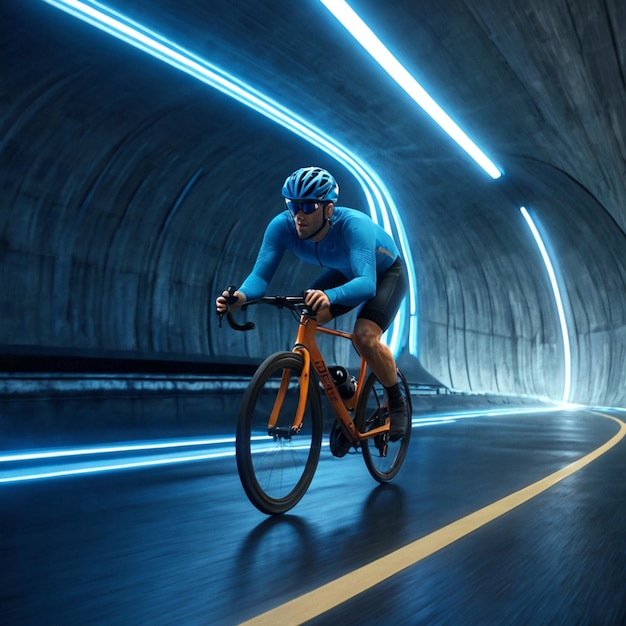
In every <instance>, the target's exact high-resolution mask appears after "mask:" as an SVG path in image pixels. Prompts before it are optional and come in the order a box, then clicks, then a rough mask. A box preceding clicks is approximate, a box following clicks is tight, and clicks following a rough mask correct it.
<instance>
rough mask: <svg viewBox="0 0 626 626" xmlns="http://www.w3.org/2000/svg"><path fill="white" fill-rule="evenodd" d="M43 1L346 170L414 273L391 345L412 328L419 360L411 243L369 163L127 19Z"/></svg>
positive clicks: (92, 6)
mask: <svg viewBox="0 0 626 626" xmlns="http://www.w3.org/2000/svg"><path fill="white" fill-rule="evenodd" d="M43 1H44V2H46V3H47V4H50V5H52V6H54V7H56V8H58V9H61V10H62V11H65V12H66V13H69V14H70V15H72V16H74V17H76V18H78V19H80V20H82V21H84V22H87V23H88V24H91V25H92V26H95V27H96V28H98V29H100V30H103V31H104V32H106V33H108V34H109V35H112V36H114V37H116V38H118V39H121V40H122V41H124V42H126V43H129V44H130V45H132V46H134V47H136V48H139V49H140V50H142V51H144V52H146V53H148V54H150V55H151V56H153V57H155V58H157V59H159V60H161V61H163V62H164V63H167V64H168V65H171V66H172V67H175V68H176V69H178V70H180V71H182V72H185V73H186V74H189V75H190V76H192V77H193V78H196V79H197V80H200V81H201V82H203V83H205V84H206V85H209V86H211V87H214V88H215V89H218V90H219V91H221V92H222V93H224V94H226V95H228V96H230V97H232V98H234V99H235V100H237V101H238V102H240V103H242V104H244V105H246V106H248V107H250V108H252V109H253V110H255V111H257V112H258V113H261V114H262V115H264V116H265V117H267V118H269V119H270V120H272V121H274V122H276V123H277V124H280V125H281V126H283V127H285V128H287V129H288V130H290V131H291V132H293V133H295V134H296V135H298V136H299V137H301V138H303V139H305V140H306V141H309V142H310V143H312V144H313V145H315V146H316V147H317V148H320V149H321V150H323V151H324V152H326V153H327V154H329V155H331V156H332V157H333V158H335V159H336V160H337V161H339V162H340V163H341V164H342V165H344V166H345V167H346V169H347V170H348V171H349V172H350V173H351V174H352V175H353V176H354V177H355V178H356V179H357V181H358V182H359V184H360V185H361V187H362V189H363V192H364V194H365V197H366V200H367V203H368V208H369V212H370V215H371V216H372V219H373V220H374V221H375V222H377V223H381V225H382V226H383V227H384V228H385V229H386V230H387V231H388V232H391V222H393V224H394V226H395V230H396V232H397V236H398V239H399V245H400V249H401V250H402V255H403V257H404V259H405V261H406V263H407V269H408V278H409V306H408V309H409V311H408V316H407V314H406V310H405V307H402V308H401V310H400V311H399V313H398V315H397V317H396V320H395V321H394V324H393V325H392V327H391V329H390V331H389V332H388V334H387V342H388V343H389V346H390V348H391V350H392V351H393V352H394V354H396V356H397V355H398V353H399V352H400V351H401V349H402V337H403V336H404V335H405V329H406V328H407V325H408V331H407V333H408V337H409V351H410V353H411V354H413V355H415V356H417V351H418V345H417V342H418V334H417V279H416V273H415V265H414V262H413V256H412V254H411V250H410V247H409V244H408V237H407V234H406V231H405V229H404V225H403V224H402V220H401V219H400V215H399V212H398V209H397V207H396V205H395V203H394V201H393V199H392V198H391V195H390V194H389V192H388V190H387V189H386V187H385V185H384V184H383V182H382V181H381V179H380V178H379V177H378V176H377V175H376V173H375V172H374V171H373V170H372V169H371V168H370V167H369V166H368V165H367V164H366V163H364V162H363V161H362V160H361V159H359V158H358V157H357V156H356V155H354V154H352V153H351V152H350V151H349V150H348V149H347V148H345V147H344V146H342V145H341V144H339V143H338V142H336V141H334V140H331V139H329V138H328V137H327V136H325V135H324V133H323V132H322V131H321V130H320V129H318V128H317V127H315V126H313V125H312V124H310V123H308V122H307V121H306V120H304V119H303V118H301V117H299V116H298V115H296V114H295V113H293V112H292V111H290V110H289V109H287V108H286V107H284V106H283V105H281V104H279V103H278V102H276V101H274V100H272V99H271V98H269V97H268V96H266V95H264V94H263V93H261V92H260V91H258V90H256V89H254V88H253V87H251V86H250V85H248V84H246V83H244V82H243V81H241V80H239V79H237V78H235V77H234V76H232V75H230V74H228V73H227V72H225V71H224V70H222V69H221V68H219V67H217V66H216V65H213V64H212V63H209V62H208V61H206V60H205V59H202V58H200V57H198V56H196V55H194V54H192V53H191V52H189V51H188V50H185V49H184V48H182V47H180V46H179V45H177V44H176V43H173V42H172V41H169V40H168V39H166V38H164V37H162V36H161V35H159V34H158V33H156V32H154V31H152V30H150V29H148V28H146V27H145V26H143V25H141V24H139V23H137V22H135V21H133V20H131V19H129V18H128V17H126V16H124V15H122V14H121V13H118V12H116V11H114V10H113V9H111V8H109V7H106V6H105V5H103V4H101V3H99V2H91V1H85V2H81V1H79V0H43ZM407 318H408V319H407Z"/></svg>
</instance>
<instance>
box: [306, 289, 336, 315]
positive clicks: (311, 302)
mask: <svg viewBox="0 0 626 626" xmlns="http://www.w3.org/2000/svg"><path fill="white" fill-rule="evenodd" d="M304 303H305V304H306V305H307V306H308V307H310V309H311V310H312V311H316V312H317V311H321V310H322V309H327V308H328V307H330V300H329V299H328V296H327V295H326V294H325V293H324V292H323V291H321V290H320V289H308V290H307V291H306V292H305V293H304Z"/></svg>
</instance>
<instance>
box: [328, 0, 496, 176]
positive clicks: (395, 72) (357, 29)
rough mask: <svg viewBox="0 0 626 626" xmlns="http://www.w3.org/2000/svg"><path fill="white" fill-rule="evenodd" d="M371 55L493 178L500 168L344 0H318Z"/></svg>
mask: <svg viewBox="0 0 626 626" xmlns="http://www.w3.org/2000/svg"><path fill="white" fill-rule="evenodd" d="M320 2H321V3H322V4H323V5H324V6H325V7H326V8H327V9H328V10H329V11H330V12H331V13H332V14H333V15H334V16H335V17H336V18H337V20H339V22H340V23H341V24H342V25H343V26H344V28H345V29H346V30H347V31H348V32H349V33H350V34H351V35H352V36H353V37H354V38H355V39H356V40H357V41H358V42H359V43H360V44H361V46H363V48H365V50H366V51H367V52H368V53H369V54H370V55H371V56H372V58H373V59H374V60H375V61H376V62H377V63H378V64H379V65H380V66H381V67H382V68H383V69H384V70H385V71H386V72H387V74H389V76H391V78H393V80H395V81H396V83H397V84H398V85H399V86H400V87H402V89H404V91H405V92H406V93H407V94H408V95H409V96H410V97H411V98H412V99H413V101H414V102H416V103H417V104H418V105H419V106H420V107H421V108H422V109H423V110H424V111H425V112H426V113H427V114H428V115H429V116H430V117H431V118H432V119H433V120H434V121H435V122H436V123H437V124H438V125H439V126H440V127H441V128H442V129H443V130H444V131H445V132H446V133H447V134H448V135H449V136H450V137H451V138H452V139H453V140H454V141H455V142H456V143H457V144H458V145H459V146H460V147H461V148H462V149H463V150H465V152H467V154H468V155H469V156H470V157H472V159H474V161H476V163H478V165H480V167H482V168H483V169H484V170H485V172H487V174H489V176H491V177H492V178H493V179H497V178H500V176H502V172H501V171H500V170H499V169H498V168H497V167H496V166H495V165H494V163H493V162H492V161H491V160H490V159H489V158H487V156H486V155H485V154H484V152H482V150H480V149H479V148H478V146H477V145H476V144H475V143H474V142H473V141H472V140H471V139H470V138H469V137H468V136H467V135H466V134H465V132H463V131H462V130H461V128H459V126H458V125H457V124H456V122H454V121H453V120H452V118H451V117H450V116H449V115H448V114H447V113H446V112H445V111H444V110H443V109H442V108H441V107H440V106H439V105H438V104H437V103H436V102H435V101H434V100H433V98H432V97H431V96H430V94H429V93H428V92H427V91H426V90H425V89H424V88H423V87H422V86H421V85H420V84H419V83H418V82H417V81H416V80H415V78H413V76H412V75H411V74H410V73H409V72H408V71H407V70H406V68H405V67H404V66H403V65H402V64H401V63H400V62H399V61H398V60H397V59H396V58H395V57H394V56H393V54H391V52H390V51H389V50H388V49H387V48H386V47H385V45H384V44H383V43H382V42H381V41H380V39H378V37H377V36H376V35H375V34H374V32H373V31H372V30H371V29H370V27H369V26H368V25H367V24H366V23H365V22H364V21H363V20H362V19H361V18H360V17H359V16H358V15H357V13H356V12H355V11H354V10H353V9H352V8H351V7H350V5H349V4H348V3H347V2H345V0H320Z"/></svg>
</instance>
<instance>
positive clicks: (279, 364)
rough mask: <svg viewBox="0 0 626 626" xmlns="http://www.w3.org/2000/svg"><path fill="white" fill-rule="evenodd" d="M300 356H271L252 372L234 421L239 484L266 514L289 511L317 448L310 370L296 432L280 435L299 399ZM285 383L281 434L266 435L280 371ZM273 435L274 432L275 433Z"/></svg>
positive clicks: (319, 423) (319, 426) (318, 415)
mask: <svg viewBox="0 0 626 626" xmlns="http://www.w3.org/2000/svg"><path fill="white" fill-rule="evenodd" d="M302 367H303V358H302V356H301V355H300V354H298V353H297V352H277V353H275V354H273V355H271V356H269V357H268V358H267V359H265V361H263V363H262V364H261V365H260V366H259V368H258V369H257V371H256V372H255V374H254V376H253V377H252V380H251V381H250V384H249V385H248V388H247V389H246V391H245V393H244V397H243V400H242V403H241V408H240V411H239V417H238V420H237V439H236V457H237V469H238V471H239V477H240V479H241V484H242V485H243V488H244V491H245V492H246V495H247V496H248V498H249V499H250V502H252V504H254V506H255V507H257V509H259V510H260V511H262V512H263V513H266V514H268V515H280V514H281V513H285V512H286V511H288V510H289V509H291V508H293V507H294V506H295V505H296V504H297V503H298V502H299V501H300V500H301V498H302V496H304V494H305V493H306V491H307V489H308V487H309V485H310V483H311V480H312V479H313V475H314V474H315V470H316V468H317V463H318V461H319V456H320V450H321V445H322V430H323V419H322V404H321V400H320V393H319V389H318V386H317V383H316V380H317V379H316V378H315V376H313V372H311V376H310V378H309V388H308V393H307V401H306V405H305V412H304V419H303V423H302V428H301V430H300V432H299V433H298V434H293V435H291V436H290V435H286V433H287V432H288V431H289V428H290V427H291V425H292V424H293V420H294V417H295V414H296V407H297V403H298V398H299V389H300V385H299V377H300V374H301V372H302ZM285 370H289V371H290V372H291V379H290V383H289V387H288V390H287V394H286V397H285V399H284V401H283V403H282V407H281V410H280V414H279V416H278V421H277V426H278V427H280V429H281V433H283V435H285V436H282V435H280V436H276V434H273V435H272V434H268V419H269V416H270V414H271V412H272V408H273V406H274V402H275V400H276V395H277V391H278V388H279V385H280V380H281V378H282V375H283V372H284V371H285ZM275 432H276V431H274V433H275Z"/></svg>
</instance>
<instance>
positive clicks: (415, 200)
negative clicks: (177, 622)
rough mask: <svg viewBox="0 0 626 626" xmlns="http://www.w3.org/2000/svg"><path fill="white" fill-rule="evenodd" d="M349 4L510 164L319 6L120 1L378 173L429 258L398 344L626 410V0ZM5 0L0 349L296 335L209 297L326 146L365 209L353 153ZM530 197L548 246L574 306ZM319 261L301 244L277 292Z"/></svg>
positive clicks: (195, 344)
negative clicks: (224, 310) (459, 135)
mask: <svg viewBox="0 0 626 626" xmlns="http://www.w3.org/2000/svg"><path fill="white" fill-rule="evenodd" d="M351 4H352V6H353V7H354V9H355V10H356V11H357V12H358V13H359V14H360V15H361V16H362V17H363V18H364V20H365V21H366V22H367V23H368V24H369V25H370V26H371V27H372V29H373V30H374V31H375V32H376V33H377V34H378V36H379V37H380V39H381V40H382V41H383V42H385V43H386V45H387V46H388V47H389V49H390V50H391V51H392V52H393V53H394V54H395V56H396V57H397V59H398V60H399V61H400V62H401V63H402V64H403V65H404V66H405V67H406V68H407V69H408V71H409V72H410V73H411V74H413V76H414V77H415V78H416V79H417V80H418V81H419V82H420V83H421V84H422V85H423V86H424V88H425V89H426V90H427V91H429V93H430V94H431V95H432V96H433V98H435V100H436V101H437V102H439V104H440V105H441V106H442V107H443V108H444V109H445V110H446V111H447V112H448V113H449V115H450V116H451V117H452V118H453V119H454V120H455V121H456V122H457V123H458V124H459V125H460V126H461V127H462V128H463V129H464V130H465V131H466V132H467V133H468V135H469V136H470V137H472V138H473V139H474V140H475V141H476V143H477V144H478V145H479V146H480V147H481V148H482V149H483V150H484V151H485V152H486V153H487V154H488V155H489V157H490V158H491V159H492V160H493V161H494V162H495V163H496V164H497V165H498V167H499V168H500V169H501V170H502V172H503V175H502V176H501V177H500V178H498V179H497V180H493V179H491V178H490V177H489V176H488V175H486V174H485V172H484V171H482V170H481V169H480V168H479V167H478V166H477V165H476V163H475V162H474V161H473V160H472V159H470V158H469V157H468V156H467V154H466V153H465V152H463V151H462V150H461V149H460V148H459V147H458V146H457V145H456V144H455V143H454V142H453V141H452V140H451V139H450V138H448V136H447V135H445V133H444V132H443V131H442V130H441V129H440V128H439V127H438V126H436V125H435V124H434V123H433V122H432V120H431V119H430V118H429V117H428V116H427V115H426V114H425V113H424V112H423V111H422V110H421V109H420V108H419V107H418V106H417V105H416V104H415V103H414V102H413V100H411V98H409V97H408V95H407V94H406V93H405V92H404V91H403V90H402V89H401V88H400V87H399V86H398V85H397V84H396V83H395V82H394V81H393V80H392V79H391V78H390V77H389V76H388V75H387V74H386V73H385V72H384V71H383V70H382V69H381V67H380V66H379V65H377V64H376V63H375V62H374V61H373V60H372V59H371V58H370V57H369V55H368V54H367V53H366V52H365V51H364V50H363V49H362V48H361V47H360V46H359V45H358V44H357V43H356V42H355V41H354V40H353V39H352V38H351V37H350V36H349V35H348V33H347V32H346V31H345V30H344V29H343V27H341V26H340V25H339V23H338V22H337V21H336V20H335V19H334V18H333V17H332V15H331V14H330V13H329V12H328V11H327V10H326V9H325V8H324V7H323V6H322V4H321V3H317V2H306V3H305V2H297V3H296V2H288V1H286V0H265V1H263V2H258V1H257V2H253V1H249V0H242V1H238V2H231V1H227V0H212V1H211V2H198V1H196V0H175V1H174V0H150V1H148V0H130V1H124V2H121V1H120V0H110V1H109V2H108V3H107V5H108V6H109V7H111V8H112V9H114V10H116V11H119V12H120V13H123V14H124V15H125V16H127V17H128V18H129V19H132V20H135V21H136V22H139V23H141V24H144V25H146V26H147V27H149V28H151V29H152V30H153V31H155V32H157V33H159V34H161V35H162V36H164V37H167V38H168V39H169V40H170V41H172V42H175V43H176V44H178V45H180V46H182V47H183V48H185V49H186V50H188V51H190V52H191V53H193V54H194V55H196V56H197V57H200V58H202V59H204V60H205V61H206V62H208V63H210V64H212V65H213V66H215V67H217V68H220V69H221V70H223V71H225V72H228V73H229V74H230V75H231V76H232V77H234V78H236V79H237V80H239V81H242V82H244V83H246V84H247V85H249V86H250V88H252V89H255V90H257V91H258V92H261V93H262V94H264V95H265V96H267V97H269V98H271V99H272V101H274V102H276V103H278V104H279V105H280V106H284V107H286V108H287V109H289V110H290V111H292V112H293V114H294V115H296V116H299V117H300V118H302V119H305V120H307V122H308V123H310V124H312V125H314V126H315V127H316V128H318V129H320V130H321V131H322V133H323V134H324V136H326V137H329V138H332V140H333V141H335V142H337V143H338V144H340V145H342V146H345V147H346V148H347V149H348V150H349V152H350V154H353V155H357V156H358V158H359V159H360V160H361V161H362V162H364V163H366V164H367V166H368V167H369V168H370V169H371V171H373V172H375V173H376V175H377V176H378V177H379V179H380V180H381V181H383V183H384V185H385V187H386V189H387V190H388V192H389V194H390V197H391V198H393V201H394V202H395V205H396V206H397V210H398V214H399V216H400V219H401V222H402V225H403V227H404V229H405V232H406V236H407V242H408V250H409V253H410V256H411V258H412V261H413V262H414V265H415V279H416V280H415V293H414V296H415V299H416V303H417V305H416V306H417V311H416V313H415V317H416V330H415V336H414V338H413V339H411V338H410V337H409V329H408V327H407V326H405V327H403V330H402V336H401V337H400V344H399V348H398V350H399V354H400V356H399V360H400V362H401V363H402V366H403V369H404V370H405V372H406V374H407V376H408V377H409V378H410V379H412V380H413V381H414V382H419V380H420V377H421V376H429V377H433V378H434V379H436V380H437V381H440V383H441V384H442V385H443V386H445V387H447V388H450V389H453V390H458V391H461V392H472V393H495V394H503V395H507V394H510V395H517V396H530V397H535V398H546V399H550V400H554V401H560V400H563V399H565V400H568V401H570V402H572V403H580V404H596V405H603V406H626V385H624V371H625V365H626V252H625V250H626V182H625V181H626V79H625V76H626V4H625V3H624V2H621V1H620V0H606V1H605V2H602V3H597V4H596V3H589V2H587V1H586V0H570V1H568V2H556V1H551V2H546V1H545V0H524V1H522V2H519V1H517V0H502V1H501V2H498V3H493V2H488V1H486V0H444V1H443V2H437V3H434V2H419V3H416V2H410V1H407V0H403V1H401V2H394V3H380V2H376V1H375V0H354V1H353V2H352V3H351ZM0 11H1V18H0V20H1V21H0V23H1V27H0V28H1V29H2V40H3V45H2V50H1V52H0V54H1V55H2V83H1V87H0V124H1V135H2V142H1V162H2V167H1V169H0V176H1V179H2V210H1V212H0V259H1V261H2V268H3V271H2V278H1V281H2V284H1V288H0V315H1V317H2V324H1V325H0V347H1V351H2V355H3V362H4V363H5V369H6V370H9V371H10V370H11V369H12V368H13V369H14V368H15V363H16V362H17V361H18V360H19V359H24V358H25V357H26V356H29V357H30V358H34V359H45V358H50V357H51V356H54V355H56V356H59V355H61V356H63V357H65V358H73V359H81V358H82V359H85V358H88V359H90V360H91V361H90V362H92V364H93V367H97V362H98V360H102V359H105V358H111V357H116V358H118V359H121V360H124V359H127V360H133V361H134V362H139V361H140V362H143V363H150V362H156V361H163V360H165V361H168V360H169V361H172V362H176V363H178V364H184V363H185V362H187V363H189V362H193V363H200V364H206V365H207V366H210V365H213V366H217V367H221V368H225V367H227V365H230V366H231V367H235V366H237V365H241V364H246V363H252V362H258V361H259V360H260V359H262V358H263V357H265V356H266V355H267V354H268V353H269V351H270V349H272V347H273V346H275V347H276V348H277V349H278V348H281V349H284V348H286V347H287V345H286V343H287V342H288V341H289V340H290V338H291V334H292V326H291V319H290V318H289V317H288V316H287V315H285V316H284V317H282V316H281V317H279V318H278V319H277V317H276V316H275V315H273V314H272V312H271V311H270V312H267V314H266V313H265V312H260V311H259V312H258V316H257V319H256V321H257V324H258V331H257V332H254V333H248V334H247V335H246V336H244V337H242V336H240V335H236V334H234V333H232V332H230V331H228V330H225V329H220V328H218V325H217V318H216V316H215V315H214V312H213V308H212V307H213V304H212V303H213V301H214V298H215V296H216V295H217V294H218V293H219V292H221V290H222V289H223V288H224V287H225V286H226V285H228V284H239V283H240V282H241V281H242V280H243V278H244V277H245V275H246V274H247V272H248V271H249V269H250V268H251V266H252V263H253V260H254V256H255V253H256V250H257V249H258V247H259V245H260V240H261V234H262V232H263V229H264V227H265V225H266V224H267V223H268V222H269V220H270V219H271V218H272V216H273V215H275V214H276V213H277V212H278V211H280V210H281V207H282V205H281V202H282V199H281V195H280V189H281V185H282V182H283V181H284V179H285V177H286V176H287V175H288V174H289V173H290V172H292V171H293V170H295V169H297V168H299V167H302V166H305V165H312V164H315V165H320V166H322V167H326V168H327V169H329V170H330V171H332V172H333V173H334V175H335V177H336V178H337V179H338V181H339V184H340V188H341V195H340V201H339V204H341V205H344V206H350V207H354V208H357V209H360V210H363V211H366V210H367V203H366V193H367V192H366V190H365V189H364V187H363V185H362V184H361V183H360V182H359V180H358V179H357V177H355V175H354V172H353V170H352V168H351V167H350V166H349V164H347V163H346V162H345V161H342V160H341V159H339V158H337V157H336V156H333V154H331V153H329V152H328V151H327V150H326V149H325V148H324V146H323V145H322V144H321V143H320V142H318V143H311V142H310V141H306V140H305V139H303V138H302V137H300V136H298V135H296V134H295V133H294V132H292V131H290V130H289V129H287V128H285V127H284V126H281V125H279V124H277V123H276V122H274V121H272V120H270V119H268V118H267V117H265V116H263V115H261V114H260V113H258V112H257V111H254V110H251V109H250V108H249V107H247V106H245V105H244V104H242V103H241V102H238V101H236V100H234V99H233V98H232V97H230V96H229V95H227V94H226V93H224V92H222V91H219V90H218V89H215V88H213V87H211V86H209V85H207V84H205V83H202V82H200V81H199V80H196V79H195V78H193V77H192V76H190V75H188V74H184V73H182V72H180V71H178V70H177V69H175V68H173V67H171V66H170V65H167V64H165V63H163V62H162V61H160V60H158V59H156V58H154V57H153V56H150V55H148V54H146V53H145V52H143V51H141V50H139V49H137V48H136V47H133V46H131V45H129V44H128V43H126V42H123V41H121V40H119V39H116V38H114V37H112V36H110V35H109V34H107V33H105V32H103V31H101V30H99V29H97V28H94V27H93V26H92V25H90V24H87V23H85V22H84V21H81V20H78V19H75V18H74V17H72V16H71V15H69V14H68V13H66V12H64V11H59V10H58V9H57V8H56V7H54V6H52V4H49V3H47V2H44V1H36V0H27V1H24V0H5V1H4V2H3V3H2V8H1V9H0ZM520 207H526V208H527V209H528V212H529V213H530V214H531V215H532V217H533V218H534V220H535V224H536V225H537V228H538V230H539V232H540V233H541V235H542V237H543V241H544V242H545V245H546V249H547V252H548V254H549V257H550V259H551V260H552V262H553V266H554V272H555V280H556V283H557V284H558V287H559V291H560V294H561V298H562V305H563V310H562V315H560V314H559V308H558V306H557V302H556V300H555V294H554V291H553V288H552V285H551V281H550V278H549V275H548V272H547V270H546V266H545V265H544V262H543V259H542V256H541V254H540V251H539V249H538V246H537V243H536V242H535V240H534V239H533V237H532V235H531V232H530V230H529V228H528V225H527V223H526V221H525V220H524V217H523V215H522V213H521V211H520ZM316 274H317V269H316V268H314V267H310V266H305V265H303V264H300V262H297V261H296V260H294V259H289V260H287V261H286V262H284V263H283V265H282V267H281V270H280V271H279V273H278V275H277V276H276V277H275V279H274V281H273V282H272V284H271V286H270V291H271V292H273V293H285V292H289V291H295V292H298V291H300V290H301V289H303V288H304V287H306V286H307V283H308V282H309V281H310V280H311V279H312V278H313V277H314V276H315V275H316ZM207 320H208V322H207ZM337 325H338V326H339V327H341V326H342V324H341V323H340V321H338V322H337ZM564 327H565V329H566V331H567V332H566V333H564ZM566 344H567V345H566ZM336 356H337V358H338V359H341V358H346V355H345V354H337V355H336ZM225 364H227V365H225ZM182 366H183V365H181V367H182ZM82 367H87V366H86V365H84V363H83V365H82ZM222 371H223V369H222ZM566 387H567V388H568V391H567V392H564V389H565V388H566Z"/></svg>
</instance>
